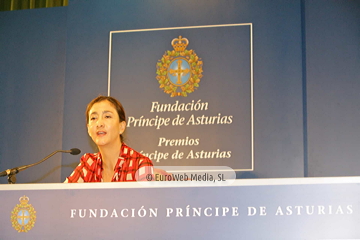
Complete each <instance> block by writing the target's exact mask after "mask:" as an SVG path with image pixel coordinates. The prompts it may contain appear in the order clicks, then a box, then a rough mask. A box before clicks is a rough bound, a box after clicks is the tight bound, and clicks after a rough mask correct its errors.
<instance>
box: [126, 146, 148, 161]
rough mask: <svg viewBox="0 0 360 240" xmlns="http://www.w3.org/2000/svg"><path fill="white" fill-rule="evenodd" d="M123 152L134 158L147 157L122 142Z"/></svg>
mask: <svg viewBox="0 0 360 240" xmlns="http://www.w3.org/2000/svg"><path fill="white" fill-rule="evenodd" d="M123 153H124V154H126V155H129V156H131V157H135V158H148V157H146V156H144V155H142V154H141V153H139V152H138V151H136V150H134V149H133V148H131V147H129V146H128V145H126V144H124V148H123Z"/></svg>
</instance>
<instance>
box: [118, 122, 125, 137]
mask: <svg viewBox="0 0 360 240" xmlns="http://www.w3.org/2000/svg"><path fill="white" fill-rule="evenodd" d="M119 125H120V127H119V129H120V132H119V134H123V133H124V132H125V129H126V122H125V121H122V122H120V123H119Z"/></svg>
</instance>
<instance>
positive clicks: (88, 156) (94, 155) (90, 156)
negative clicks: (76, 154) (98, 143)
mask: <svg viewBox="0 0 360 240" xmlns="http://www.w3.org/2000/svg"><path fill="white" fill-rule="evenodd" d="M98 156H99V153H85V154H84V155H82V157H81V159H80V160H81V161H86V160H88V159H93V160H95V159H97V158H98Z"/></svg>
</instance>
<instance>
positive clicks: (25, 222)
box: [11, 195, 36, 232]
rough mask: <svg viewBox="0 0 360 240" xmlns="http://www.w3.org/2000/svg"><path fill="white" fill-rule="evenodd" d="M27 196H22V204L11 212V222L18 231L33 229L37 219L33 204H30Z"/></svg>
mask: <svg viewBox="0 0 360 240" xmlns="http://www.w3.org/2000/svg"><path fill="white" fill-rule="evenodd" d="M29 200H30V199H29V198H28V197H27V196H25V195H24V196H22V197H20V199H19V201H20V204H17V205H16V207H15V208H14V209H13V210H12V212H11V223H12V226H13V228H15V230H16V231H18V232H27V231H29V230H30V229H32V228H33V227H34V225H35V221H36V211H35V209H34V208H33V206H32V205H31V204H28V202H29Z"/></svg>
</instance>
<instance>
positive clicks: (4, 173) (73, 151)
mask: <svg viewBox="0 0 360 240" xmlns="http://www.w3.org/2000/svg"><path fill="white" fill-rule="evenodd" d="M58 152H63V153H70V154H72V155H78V154H79V153H81V151H80V149H78V148H72V149H70V150H56V151H55V152H53V153H51V154H50V155H48V156H46V157H45V158H43V159H41V160H40V161H38V162H37V163H32V164H29V165H24V166H21V167H16V168H12V169H7V170H5V171H2V172H0V177H4V176H11V175H14V174H17V173H18V172H21V171H23V170H25V169H27V168H29V167H33V166H35V165H38V164H40V163H42V162H44V161H45V160H47V159H48V158H50V157H52V156H54V155H55V154H56V153H58Z"/></svg>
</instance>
